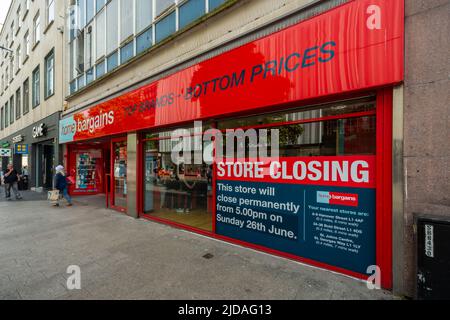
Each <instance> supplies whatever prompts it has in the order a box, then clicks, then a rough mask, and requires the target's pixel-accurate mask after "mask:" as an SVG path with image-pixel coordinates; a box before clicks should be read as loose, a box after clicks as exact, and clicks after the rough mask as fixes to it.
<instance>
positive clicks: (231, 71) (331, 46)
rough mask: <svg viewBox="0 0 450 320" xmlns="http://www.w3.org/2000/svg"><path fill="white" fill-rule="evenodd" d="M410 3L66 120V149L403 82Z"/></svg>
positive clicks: (297, 32)
mask: <svg viewBox="0 0 450 320" xmlns="http://www.w3.org/2000/svg"><path fill="white" fill-rule="evenodd" d="M403 34H404V1H403V0H355V1H350V2H349V3H347V4H344V5H342V6H339V7H337V8H335V9H332V10H330V11H327V12H325V13H323V14H321V15H318V16H316V17H313V18H311V19H308V20H306V21H303V22H300V23H298V24H296V25H294V26H291V27H289V28H286V29H283V30H281V31H279V32H276V33H274V34H271V35H269V36H266V37H263V38H261V39H259V40H256V41H253V42H250V43H248V44H245V45H243V46H241V47H238V48H236V49H233V50H230V51H228V52H226V53H224V54H221V55H219V56H216V57H214V58H211V59H209V60H206V61H203V62H201V63H199V64H196V65H194V66H191V67H189V68H187V69H184V70H182V71H179V72H176V73H174V74H172V75H169V76H167V77H165V78H162V79H161V80H158V81H155V82H153V83H151V84H148V85H146V86H143V87H141V88H139V89H136V90H134V91H131V92H129V93H127V94H125V95H123V96H120V97H117V98H114V99H111V100H109V101H107V102H104V103H101V104H99V105H97V106H94V107H92V108H90V109H88V110H85V111H82V112H79V113H76V114H74V115H73V116H71V117H68V118H65V119H63V120H62V121H61V124H60V140H61V142H63V143H64V142H70V141H76V140H83V139H90V138H96V137H100V136H105V135H111V134H117V133H122V132H127V131H130V130H140V129H144V128H151V127H154V126H162V125H169V124H175V123H179V122H185V121H190V120H194V119H206V118H209V117H218V116H223V115H226V114H232V113H236V112H240V111H248V110H255V109H260V108H267V107H270V106H275V105H280V104H285V103H292V102H301V101H302V100H307V99H312V98H318V97H324V96H327V95H333V94H339V93H344V92H351V91H356V90H363V89H369V88H374V87H380V86H385V85H390V84H396V83H399V82H401V81H402V80H403V52H404V44H403V41H404V40H403V38H404V37H403Z"/></svg>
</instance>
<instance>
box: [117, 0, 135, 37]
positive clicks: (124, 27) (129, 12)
mask: <svg viewBox="0 0 450 320" xmlns="http://www.w3.org/2000/svg"><path fill="white" fill-rule="evenodd" d="M133 2H134V1H127V0H121V1H120V42H121V43H122V41H125V40H126V39H127V38H128V37H130V36H131V35H132V34H133V23H132V21H133Z"/></svg>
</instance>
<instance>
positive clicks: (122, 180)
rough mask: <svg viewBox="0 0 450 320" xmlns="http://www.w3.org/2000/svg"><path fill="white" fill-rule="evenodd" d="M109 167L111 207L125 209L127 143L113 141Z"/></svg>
mask: <svg viewBox="0 0 450 320" xmlns="http://www.w3.org/2000/svg"><path fill="white" fill-rule="evenodd" d="M111 149H112V150H111V153H112V166H111V177H112V185H111V207H112V208H114V209H117V210H119V211H123V212H125V211H126V208H127V142H126V140H124V139H123V140H113V142H112V148H111Z"/></svg>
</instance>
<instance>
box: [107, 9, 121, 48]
mask: <svg viewBox="0 0 450 320" xmlns="http://www.w3.org/2000/svg"><path fill="white" fill-rule="evenodd" d="M106 9H107V10H106V30H108V32H107V33H106V53H107V54H109V53H110V52H112V51H114V50H116V49H117V48H118V37H117V36H118V23H117V21H118V18H119V14H118V0H112V1H111V2H110V3H108V5H107V6H106Z"/></svg>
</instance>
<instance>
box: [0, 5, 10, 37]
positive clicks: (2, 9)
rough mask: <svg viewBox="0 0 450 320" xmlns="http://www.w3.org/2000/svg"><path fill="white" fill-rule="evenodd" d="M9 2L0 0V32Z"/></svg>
mask: <svg viewBox="0 0 450 320" xmlns="http://www.w3.org/2000/svg"><path fill="white" fill-rule="evenodd" d="M10 3H11V0H0V31H1V27H2V26H3V22H4V21H5V18H6V15H7V13H8V9H9V5H10Z"/></svg>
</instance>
